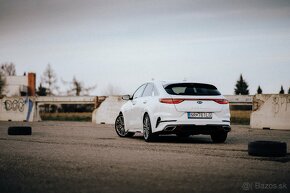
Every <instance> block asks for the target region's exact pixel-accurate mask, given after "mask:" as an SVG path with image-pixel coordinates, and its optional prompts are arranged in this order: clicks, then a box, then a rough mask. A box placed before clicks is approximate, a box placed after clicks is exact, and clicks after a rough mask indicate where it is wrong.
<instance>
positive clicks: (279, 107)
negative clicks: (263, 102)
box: [272, 95, 290, 114]
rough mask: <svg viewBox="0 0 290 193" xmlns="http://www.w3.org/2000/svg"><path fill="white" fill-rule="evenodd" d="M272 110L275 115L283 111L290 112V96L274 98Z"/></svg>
mask: <svg viewBox="0 0 290 193" xmlns="http://www.w3.org/2000/svg"><path fill="white" fill-rule="evenodd" d="M272 105H273V106H272V109H273V111H274V113H275V114H276V113H279V112H281V111H285V112H286V111H288V109H289V108H290V96H289V95H287V96H281V95H280V96H274V97H273V100H272ZM288 105H289V107H288Z"/></svg>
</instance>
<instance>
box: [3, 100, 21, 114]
mask: <svg viewBox="0 0 290 193" xmlns="http://www.w3.org/2000/svg"><path fill="white" fill-rule="evenodd" d="M4 107H5V109H6V111H19V112H23V111H24V107H25V101H24V100H23V99H22V98H19V99H11V100H10V99H7V100H5V101H4Z"/></svg>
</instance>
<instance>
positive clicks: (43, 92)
mask: <svg viewBox="0 0 290 193" xmlns="http://www.w3.org/2000/svg"><path fill="white" fill-rule="evenodd" d="M36 93H37V95H38V96H46V95H47V93H46V88H45V87H43V86H42V84H41V83H40V84H39V87H38V89H37V92H36Z"/></svg>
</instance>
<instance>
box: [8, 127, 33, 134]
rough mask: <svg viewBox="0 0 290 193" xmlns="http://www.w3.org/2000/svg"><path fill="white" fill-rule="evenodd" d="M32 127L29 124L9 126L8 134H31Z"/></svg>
mask: <svg viewBox="0 0 290 193" xmlns="http://www.w3.org/2000/svg"><path fill="white" fill-rule="evenodd" d="M31 134H32V129H31V127H28V126H21V127H9V128H8V135H31Z"/></svg>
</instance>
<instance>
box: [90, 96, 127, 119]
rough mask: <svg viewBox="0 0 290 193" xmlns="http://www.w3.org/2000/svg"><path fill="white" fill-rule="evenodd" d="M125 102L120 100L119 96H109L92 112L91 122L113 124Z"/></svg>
mask: <svg viewBox="0 0 290 193" xmlns="http://www.w3.org/2000/svg"><path fill="white" fill-rule="evenodd" d="M125 102H126V101H124V100H122V97H121V96H109V97H107V98H106V99H105V101H104V102H102V103H101V105H100V106H99V108H97V109H96V110H94V112H93V116H92V122H94V123H97V124H100V123H105V124H115V119H116V117H117V116H118V114H119V112H120V109H121V106H122V105H123V104H124V103H125Z"/></svg>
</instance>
